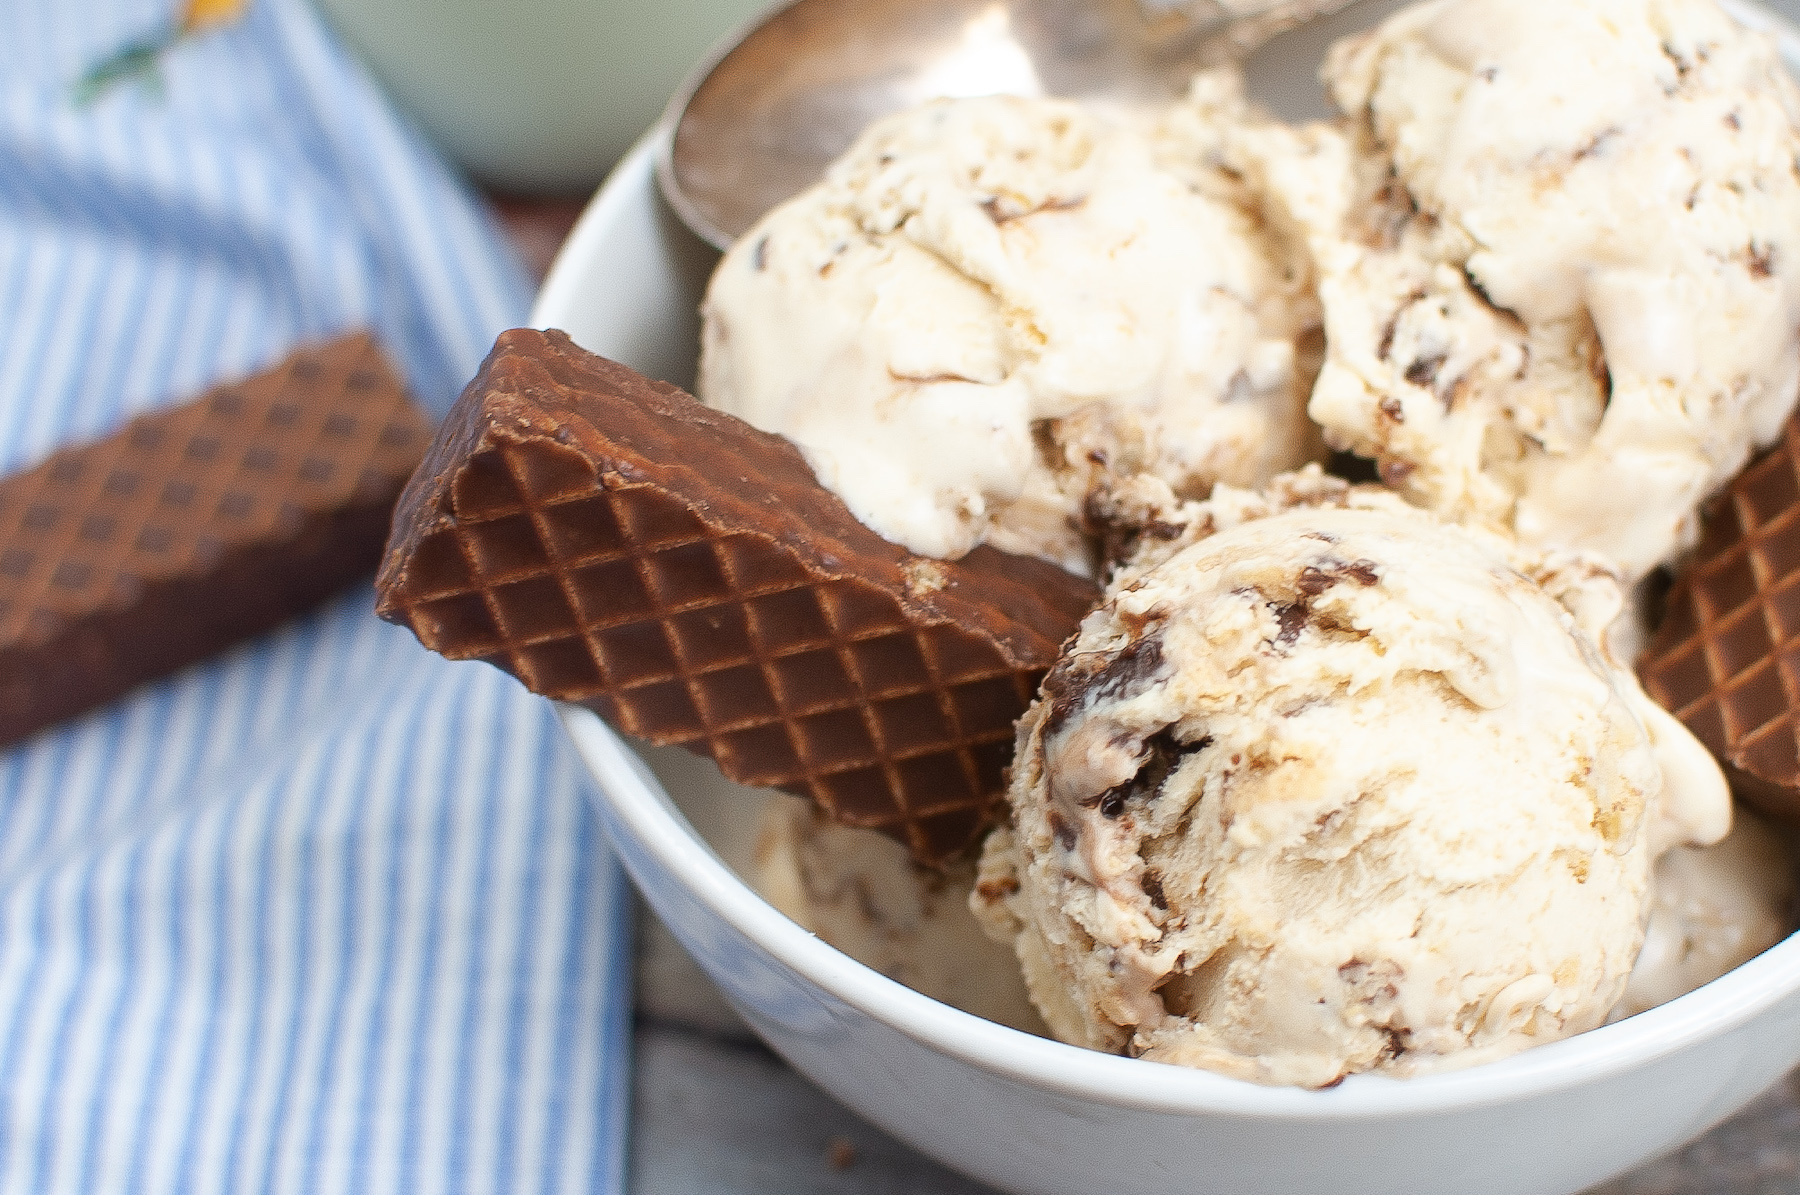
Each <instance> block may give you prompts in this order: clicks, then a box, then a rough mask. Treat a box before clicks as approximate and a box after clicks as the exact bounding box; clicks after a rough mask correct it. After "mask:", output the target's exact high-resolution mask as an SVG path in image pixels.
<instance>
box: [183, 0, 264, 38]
mask: <svg viewBox="0 0 1800 1195" xmlns="http://www.w3.org/2000/svg"><path fill="white" fill-rule="evenodd" d="M249 7H250V0H185V3H184V4H183V5H182V10H181V28H182V30H183V31H185V32H187V33H195V32H198V31H199V30H202V29H210V28H212V27H213V26H215V25H225V24H229V23H230V22H232V21H235V20H237V19H238V18H239V17H241V16H243V15H244V10H245V9H246V8H249Z"/></svg>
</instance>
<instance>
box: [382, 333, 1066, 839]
mask: <svg viewBox="0 0 1800 1195" xmlns="http://www.w3.org/2000/svg"><path fill="white" fill-rule="evenodd" d="M377 589H378V591H379V602H378V607H377V609H378V612H379V613H380V614H381V615H382V617H384V618H387V619H389V620H391V621H394V622H400V623H404V624H405V625H407V626H410V627H411V628H412V629H413V631H414V632H415V633H416V634H417V635H418V637H419V639H420V641H421V642H422V643H424V645H425V646H426V647H428V648H430V649H431V650H433V651H436V652H438V653H440V654H442V655H445V656H449V657H451V658H453V659H474V660H485V661H487V662H489V663H492V664H495V665H498V666H499V667H501V668H503V669H505V670H506V671H508V672H510V673H512V674H513V675H514V676H516V677H518V678H519V679H520V680H521V681H523V682H524V683H525V684H526V685H527V687H529V688H530V689H532V690H533V691H534V692H537V693H541V694H543V695H545V696H547V697H553V698H556V699H559V700H563V701H570V702H577V703H580V704H582V705H585V706H588V707H589V708H591V709H594V710H595V711H597V712H599V713H600V714H601V715H602V716H604V717H605V718H606V719H607V720H608V721H609V722H611V723H612V724H613V725H614V726H615V727H617V728H618V729H620V730H622V731H625V732H626V733H629V734H632V735H635V736H637V737H639V738H643V739H647V740H649V741H650V742H652V743H656V744H672V743H673V744H681V745H683V746H686V747H688V748H690V749H692V750H695V751H698V752H700V753H702V754H706V755H710V756H711V757H712V758H713V759H715V760H716V761H717V762H718V764H719V766H720V768H721V770H722V771H723V772H724V773H725V774H726V775H727V776H729V777H731V778H732V779H733V780H736V781H739V782H740V783H744V784H751V785H760V786H767V787H776V788H782V789H786V790H788V791H791V792H795V793H799V794H801V795H804V796H808V797H811V798H812V799H813V800H814V801H815V802H817V803H818V804H819V805H820V806H821V807H822V808H823V809H825V810H826V812H827V813H828V814H830V815H831V816H832V817H833V818H835V819H836V820H838V821H840V822H844V823H846V824H850V825H858V826H865V827H870V828H874V829H878V830H881V831H883V832H885V833H887V834H889V835H891V836H893V837H896V838H898V839H900V840H901V841H902V842H905V843H906V844H907V845H908V847H909V848H910V849H911V850H912V853H913V855H914V857H915V858H916V859H918V860H920V861H921V862H925V863H939V862H943V861H945V860H947V859H949V858H951V857H954V856H955V855H957V854H958V853H961V852H963V851H964V850H966V849H967V848H968V847H969V846H971V845H972V844H973V843H974V842H975V841H976V839H977V837H978V836H979V834H980V833H981V832H982V831H983V830H984V829H985V828H986V826H987V825H988V824H989V823H990V822H991V820H992V819H993V818H994V816H995V815H996V812H997V809H998V807H999V804H1000V801H1001V795H1002V792H1003V789H1004V772H1005V769H1006V767H1007V765H1008V763H1009V762H1010V760H1011V756H1012V748H1013V722H1014V721H1015V720H1016V718H1017V717H1018V715H1019V714H1020V713H1021V712H1023V711H1024V709H1025V708H1026V706H1027V705H1028V704H1029V703H1030V701H1031V699H1032V697H1033V695H1034V694H1035V692H1036V689H1037V684H1038V681H1039V679H1040V678H1041V677H1042V675H1043V673H1044V672H1045V670H1046V669H1048V668H1049V666H1050V664H1051V663H1052V662H1053V661H1054V660H1055V658H1056V655H1057V652H1058V649H1059V647H1060V645H1061V644H1062V642H1063V640H1064V639H1065V638H1066V637H1067V636H1068V635H1069V634H1070V633H1071V632H1072V631H1073V630H1074V629H1075V627H1076V624H1077V623H1078V622H1079V621H1080V619H1081V618H1082V616H1083V615H1085V614H1086V613H1087V611H1088V610H1089V609H1090V608H1091V607H1092V606H1093V604H1094V602H1095V601H1096V600H1097V598H1098V591H1097V589H1096V588H1095V586H1094V585H1093V584H1092V583H1091V582H1089V581H1087V580H1085V579H1083V578H1079V577H1076V576H1073V575H1071V574H1069V573H1067V572H1065V571H1064V570H1062V569H1060V568H1057V567H1056V566H1055V565H1052V564H1049V563H1047V562H1045V561H1041V560H1037V559H1034V558H1027V557H1017V556H1011V555H1008V554H1006V553H1002V552H999V551H996V550H994V549H992V548H988V547H982V548H977V549H976V550H975V551H974V552H972V553H970V554H969V555H968V556H966V557H964V558H963V559H961V560H958V561H939V560H933V559H930V558H927V557H921V556H916V555H914V554H912V553H910V552H908V551H906V550H905V549H904V548H902V547H899V546H898V545H896V544H893V543H890V542H888V541H887V540H884V539H882V538H881V537H880V536H879V535H877V534H875V533H874V532H873V531H871V530H869V529H868V528H867V527H865V526H863V524H861V523H860V522H858V521H857V520H856V518H855V516H853V515H852V514H851V513H850V511H849V510H848V509H847V508H846V507H845V506H844V504H843V502H842V501H840V500H839V499H838V497H837V496H836V495H835V494H833V493H831V492H830V491H829V490H827V489H825V488H824V487H823V486H821V485H820V484H819V482H818V481H817V479H816V478H815V477H814V476H813V473H812V470H811V469H810V468H809V467H808V466H807V464H806V462H805V460H804V459H803V458H802V457H801V455H800V453H799V452H798V450H796V449H795V447H794V446H793V445H792V444H791V443H789V442H788V441H787V440H785V439H783V438H782V437H780V436H775V435H769V434H767V433H764V432H761V431H758V430H756V429H755V428H753V427H751V426H750V425H748V424H746V423H744V422H742V421H741V420H739V419H736V418H734V417H732V416H730V415H726V414H723V413H721V412H718V411H714V410H712V409H710V408H708V407H706V406H704V405H703V404H701V403H700V402H699V401H697V400H696V399H694V398H692V397H691V396H689V395H687V394H685V393H683V392H682V391H681V390H679V389H677V388H676V387H673V386H669V385H666V384H664V383H661V382H655V381H651V380H650V379H647V378H645V377H643V376H642V375H639V374H637V373H635V372H633V371H631V370H630V369H628V368H626V367H625V366H623V365H619V364H617V363H615V362H612V361H608V360H606V359H604V358H601V357H598V356H595V355H594V354H592V353H588V352H587V351H585V350H583V349H581V348H579V347H577V346H576V345H575V344H574V343H573V342H572V341H571V340H570V339H569V338H568V337H567V336H566V335H565V334H563V333H561V332H556V331H550V332H540V331H534V330H530V329H517V330H514V331H510V332H506V333H503V334H502V335H501V336H500V338H499V339H498V340H497V341H496V343H495V345H494V349H493V351H492V352H491V353H490V354H489V356H488V358H487V360H486V361H485V362H484V363H483V365H482V368H481V372H480V373H479V374H478V375H477V376H476V378H475V380H474V381H472V382H471V383H470V384H469V387H468V389H466V390H465V391H464V392H463V395H462V397H461V398H460V399H458V401H457V404H456V406H455V407H454V408H453V409H452V411H451V413H450V416H449V418H448V419H446V420H445V422H444V424H443V426H442V427H441V428H440V429H439V432H438V436H437V438H436V440H435V441H434V442H433V444H432V447H431V449H430V451H429V452H428V453H427V456H426V460H425V462H424V463H423V464H422V465H421V466H420V467H419V470H418V472H417V473H416V474H415V475H414V477H413V480H412V481H411V482H410V483H409V484H408V486H407V488H406V491H405V493H404V494H403V495H402V497H401V500H400V502H399V504H398V506H397V507H396V509H395V512H394V529H393V536H392V538H391V540H390V542H389V546H388V553H387V557H386V559H385V560H384V562H383V565H382V569H381V573H380V575H379V577H378V579H377Z"/></svg>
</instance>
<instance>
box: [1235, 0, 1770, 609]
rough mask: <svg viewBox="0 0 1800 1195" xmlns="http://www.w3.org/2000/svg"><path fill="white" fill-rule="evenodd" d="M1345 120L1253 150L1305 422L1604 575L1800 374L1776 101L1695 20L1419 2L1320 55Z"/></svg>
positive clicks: (1636, 550)
mask: <svg viewBox="0 0 1800 1195" xmlns="http://www.w3.org/2000/svg"><path fill="white" fill-rule="evenodd" d="M1325 77H1326V81H1327V84H1328V87H1329V89H1330V91H1331V93H1332V95H1333V97H1334V98H1335V99H1336V101H1337V103H1338V104H1339V106H1340V107H1341V108H1342V110H1343V111H1344V112H1345V113H1347V114H1348V115H1347V117H1346V120H1345V121H1344V122H1343V123H1342V124H1341V125H1339V126H1323V125H1321V126H1313V127H1311V128H1306V129H1299V130H1292V129H1280V128H1273V127H1266V128H1262V129H1254V130H1248V131H1247V132H1246V133H1245V134H1244V136H1243V138H1242V139H1241V140H1240V148H1242V149H1243V151H1244V153H1243V157H1242V159H1241V164H1242V165H1243V167H1244V168H1245V169H1246V170H1248V171H1250V172H1251V173H1252V175H1254V176H1255V177H1256V178H1257V179H1258V181H1259V183H1261V184H1262V185H1264V186H1265V187H1266V193H1267V194H1269V195H1270V196H1271V197H1272V200H1273V207H1274V209H1275V213H1276V219H1277V222H1278V223H1280V224H1282V225H1283V226H1284V227H1286V228H1288V229H1289V230H1291V231H1294V232H1295V233H1296V234H1297V235H1298V236H1300V237H1301V238H1302V239H1304V240H1305V241H1306V242H1307V243H1308V244H1309V245H1310V246H1311V248H1312V253H1313V258H1314V262H1315V266H1316V269H1317V276H1318V285H1319V292H1320V296H1321V299H1322V301H1323V303H1324V308H1325V324H1326V336H1327V340H1328V343H1329V350H1328V354H1327V357H1326V361H1325V365H1324V369H1323V372H1322V373H1321V375H1320V377H1319V381H1318V385H1317V387H1316V388H1315V390H1314V392H1313V396H1312V400H1311V404H1310V411H1311V414H1312V416H1313V418H1314V419H1316V420H1317V421H1318V422H1319V423H1320V424H1321V425H1323V427H1324V428H1325V432H1326V436H1327V439H1328V440H1330V441H1331V442H1332V443H1333V444H1334V445H1336V446H1339V447H1347V448H1351V449H1354V450H1355V451H1356V452H1358V453H1361V454H1363V455H1365V456H1369V457H1372V458H1374V459H1375V460H1376V461H1378V462H1379V464H1380V467H1381V471H1382V476H1383V477H1384V479H1385V480H1387V481H1388V482H1389V483H1390V484H1392V485H1394V486H1395V487H1397V488H1399V489H1401V490H1402V491H1403V492H1405V493H1406V494H1407V495H1408V496H1409V497H1411V498H1412V499H1413V500H1415V501H1416V502H1418V503H1419V504H1421V505H1423V506H1426V507H1428V508H1429V509H1431V510H1433V511H1436V512H1437V513H1439V514H1440V515H1442V516H1444V517H1446V518H1449V519H1453V520H1460V521H1464V522H1470V523H1479V524H1483V525H1487V526H1492V527H1496V528H1499V529H1502V530H1505V531H1507V532H1510V533H1512V534H1515V535H1517V536H1518V537H1519V538H1520V539H1521V540H1522V541H1524V542H1526V543H1527V544H1531V545H1537V546H1564V547H1578V548H1587V549H1592V550H1595V551H1598V552H1601V553H1603V554H1604V555H1606V556H1607V557H1608V558H1609V559H1611V560H1612V561H1613V562H1614V563H1616V564H1617V565H1618V566H1619V567H1620V569H1621V571H1622V572H1623V573H1624V574H1625V576H1626V578H1627V580H1628V581H1629V580H1633V579H1635V578H1638V577H1641V576H1643V575H1644V574H1645V573H1647V572H1648V571H1649V570H1650V569H1652V568H1654V567H1655V566H1656V565H1658V564H1660V563H1664V562H1667V561H1669V560H1670V559H1672V558H1673V557H1674V556H1675V555H1676V554H1677V553H1678V552H1679V551H1681V550H1682V549H1684V548H1686V547H1688V546H1690V545H1691V544H1692V542H1693V540H1694V538H1695V534H1696V529H1697V526H1696V525H1697V510H1698V507H1699V505H1700V503H1701V502H1702V501H1703V500H1704V499H1705V498H1706V497H1707V496H1708V495H1709V494H1711V493H1712V492H1713V491H1714V490H1716V489H1717V488H1718V487H1719V486H1720V485H1721V484H1722V483H1723V482H1724V481H1726V480H1727V479H1728V478H1730V477H1731V476H1732V475H1733V474H1734V473H1735V472H1736V471H1737V470H1738V469H1739V468H1740V467H1741V466H1742V465H1743V463H1744V462H1745V460H1746V459H1747V458H1748V456H1749V455H1750V453H1751V452H1752V450H1753V449H1754V448H1756V447H1758V446H1763V445H1767V444H1768V443H1770V442H1771V441H1772V440H1773V439H1774V437H1775V436H1776V434H1777V432H1778V431H1779V428H1780V425H1781V422H1782V419H1783V418H1784V417H1785V415H1786V414H1787V412H1788V411H1789V410H1790V409H1791V408H1792V406H1793V403H1794V399H1795V395H1796V384H1797V379H1800V166H1797V165H1796V159H1797V155H1800V132H1797V128H1800V89H1796V87H1795V85H1794V83H1793V81H1792V80H1791V79H1790V78H1789V77H1788V76H1787V74H1786V72H1785V71H1784V70H1783V68H1782V65H1781V62H1780V60H1779V58H1778V57H1777V54H1776V50H1775V45H1774V42H1773V39H1772V38H1771V37H1769V36H1768V35H1765V34H1756V33H1752V32H1749V31H1747V30H1746V29H1744V28H1743V27H1741V26H1739V25H1738V24H1737V23H1736V22H1735V21H1733V20H1732V18H1731V17H1729V16H1728V15H1727V14H1726V13H1725V12H1724V11H1723V10H1721V9H1720V8H1719V6H1718V5H1717V4H1715V3H1714V2H1713V0H1433V2H1432V3H1426V4H1420V5H1416V6H1413V7H1411V8H1408V9H1406V10H1404V11H1403V12H1401V13H1399V14H1398V15H1396V16H1394V17H1392V18H1390V19H1389V20H1388V21H1386V22H1385V23H1383V24H1382V25H1380V26H1379V27H1377V28H1376V29H1374V30H1372V31H1370V32H1369V33H1367V34H1364V35H1362V36H1360V37H1357V38H1353V39H1350V40H1349V41H1346V42H1344V43H1341V44H1339V45H1338V46H1336V47H1335V48H1334V49H1333V51H1332V52H1331V54H1330V56H1329V58H1328V60H1327V62H1326V65H1325Z"/></svg>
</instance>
